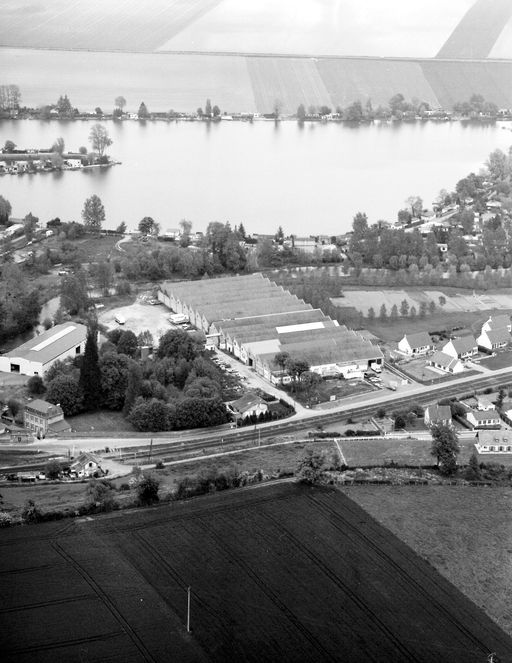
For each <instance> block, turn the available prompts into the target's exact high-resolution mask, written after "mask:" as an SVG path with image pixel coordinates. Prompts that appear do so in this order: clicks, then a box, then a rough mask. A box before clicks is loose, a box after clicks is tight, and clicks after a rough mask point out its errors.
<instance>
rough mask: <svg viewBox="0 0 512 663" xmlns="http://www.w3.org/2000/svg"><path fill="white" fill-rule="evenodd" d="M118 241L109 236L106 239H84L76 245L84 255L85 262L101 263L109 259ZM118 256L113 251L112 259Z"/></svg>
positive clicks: (116, 238) (115, 237) (117, 238)
mask: <svg viewBox="0 0 512 663" xmlns="http://www.w3.org/2000/svg"><path fill="white" fill-rule="evenodd" d="M118 241H119V237H117V236H113V235H109V236H107V237H86V238H85V239H79V240H77V244H78V246H79V247H80V250H81V251H82V252H83V253H84V255H85V262H101V261H104V260H108V258H110V256H111V254H112V250H113V248H114V246H115V245H116V243H117V242H118ZM118 255H119V254H118V253H117V251H115V252H114V257H116V256H118Z"/></svg>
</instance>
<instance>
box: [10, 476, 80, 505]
mask: <svg viewBox="0 0 512 663" xmlns="http://www.w3.org/2000/svg"><path fill="white" fill-rule="evenodd" d="M85 489H86V484H85V483H49V484H39V485H38V484H19V485H18V484H15V485H14V484H13V485H6V486H2V487H1V488H0V492H1V494H2V497H3V502H4V503H3V506H2V509H3V510H5V511H16V512H19V511H21V509H22V508H23V506H24V504H25V503H26V502H27V500H33V501H34V502H35V503H36V505H37V507H38V508H39V509H41V511H54V510H55V511H63V510H64V509H75V508H77V507H78V506H80V505H81V504H82V503H83V502H84V501H85Z"/></svg>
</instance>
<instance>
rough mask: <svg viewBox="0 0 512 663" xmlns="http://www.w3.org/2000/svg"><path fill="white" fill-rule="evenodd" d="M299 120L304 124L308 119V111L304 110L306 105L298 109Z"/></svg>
mask: <svg viewBox="0 0 512 663" xmlns="http://www.w3.org/2000/svg"><path fill="white" fill-rule="evenodd" d="M297 119H298V120H299V122H304V120H305V119H306V109H305V108H304V104H299V106H298V108H297Z"/></svg>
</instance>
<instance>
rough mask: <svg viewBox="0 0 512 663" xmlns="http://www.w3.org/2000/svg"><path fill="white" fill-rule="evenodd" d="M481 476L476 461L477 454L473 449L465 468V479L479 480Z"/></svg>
mask: <svg viewBox="0 0 512 663" xmlns="http://www.w3.org/2000/svg"><path fill="white" fill-rule="evenodd" d="M481 478H482V470H481V469H480V465H479V463H478V456H477V455H476V451H473V453H472V454H471V456H470V457H469V465H468V468H467V470H466V479H467V480H468V481H480V479H481Z"/></svg>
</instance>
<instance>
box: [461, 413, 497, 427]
mask: <svg viewBox="0 0 512 663" xmlns="http://www.w3.org/2000/svg"><path fill="white" fill-rule="evenodd" d="M466 419H467V420H468V422H469V423H470V424H471V426H473V428H474V429H475V428H501V419H500V416H499V414H498V413H497V412H496V410H489V411H488V412H482V411H480V410H468V412H466Z"/></svg>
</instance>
